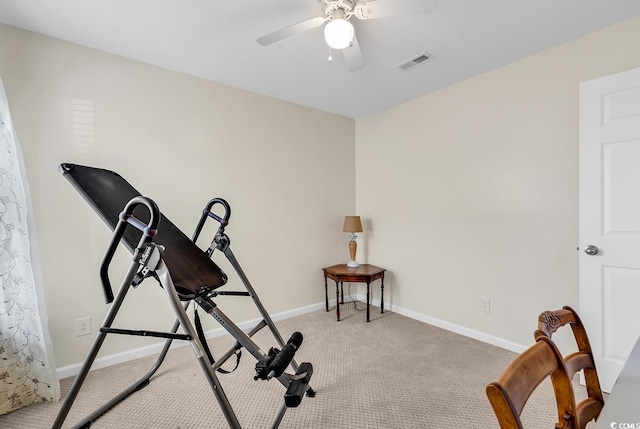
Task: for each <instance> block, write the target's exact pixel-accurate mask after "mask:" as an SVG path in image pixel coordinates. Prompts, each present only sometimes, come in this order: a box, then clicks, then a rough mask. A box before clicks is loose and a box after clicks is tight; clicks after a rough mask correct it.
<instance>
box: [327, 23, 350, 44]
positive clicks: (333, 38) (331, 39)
mask: <svg viewBox="0 0 640 429" xmlns="http://www.w3.org/2000/svg"><path fill="white" fill-rule="evenodd" d="M352 39H353V25H351V23H350V22H349V21H346V20H344V19H342V18H336V19H332V20H331V21H330V22H329V23H328V24H327V25H325V27H324V40H325V41H326V42H327V45H329V47H330V48H332V49H344V48H346V47H348V46H349V45H350V44H351V40H352Z"/></svg>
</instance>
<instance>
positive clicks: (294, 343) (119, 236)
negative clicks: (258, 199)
mask: <svg viewBox="0 0 640 429" xmlns="http://www.w3.org/2000/svg"><path fill="white" fill-rule="evenodd" d="M60 171H61V172H62V174H63V175H64V176H65V177H66V178H67V179H68V180H69V182H70V183H71V184H72V185H73V186H74V187H75V188H76V190H77V191H78V192H79V193H80V194H81V195H82V196H83V197H84V199H85V200H86V201H87V202H88V203H89V205H91V207H92V208H93V209H94V210H95V211H96V212H97V213H98V215H99V216H100V217H101V218H102V220H104V221H105V223H107V225H108V226H109V227H110V228H111V229H112V230H113V238H112V240H111V243H110V245H109V247H108V249H107V252H106V255H105V256H104V259H103V260H102V264H101V266H100V277H101V280H102V287H103V290H104V294H105V300H106V302H107V303H111V307H110V308H109V311H108V312H107V316H106V317H105V320H104V322H103V324H102V326H101V327H100V329H99V332H98V334H97V336H96V338H95V340H94V342H93V345H92V346H91V349H90V351H89V353H88V355H87V357H86V359H85V361H84V363H83V365H82V367H81V369H80V373H79V374H78V375H77V376H76V378H75V380H74V383H73V385H72V386H71V390H70V391H69V393H68V395H67V397H66V398H65V401H64V403H63V405H62V408H61V409H60V412H59V413H58V416H57V418H56V420H55V422H54V424H53V428H54V429H57V428H60V427H62V424H63V423H64V421H65V419H66V417H67V415H68V414H69V411H70V409H71V406H72V405H73V402H74V401H75V399H76V397H77V395H78V392H79V390H80V388H81V386H82V384H83V383H84V381H85V379H86V377H87V375H88V373H89V370H90V369H91V366H92V364H93V362H94V360H95V358H96V356H97V354H98V351H99V350H100V347H101V346H102V344H103V342H104V340H105V338H106V336H107V334H120V335H138V336H151V337H159V338H165V339H166V341H165V344H164V347H163V349H162V351H161V352H160V355H159V357H158V360H157V361H156V363H155V364H154V365H153V367H152V368H151V369H150V370H149V372H147V374H145V375H144V376H143V377H142V378H141V379H139V380H138V381H136V382H135V383H134V384H132V385H131V386H130V387H128V388H127V389H125V390H124V391H122V392H121V393H120V394H118V395H116V396H115V397H114V398H112V399H111V400H110V401H109V402H107V403H106V404H104V405H103V406H102V407H100V408H99V409H97V410H96V411H94V412H93V413H92V414H90V415H89V416H87V417H85V418H84V420H82V421H81V422H79V423H77V424H76V425H75V426H73V427H74V428H87V427H89V426H90V425H91V422H93V421H95V420H96V419H98V418H99V417H100V416H101V415H103V414H104V413H106V412H107V411H108V410H110V409H111V408H113V407H114V406H115V405H116V404H117V403H119V402H120V401H122V400H123V399H125V398H127V397H128V396H129V395H131V394H132V393H133V392H135V391H138V390H140V389H142V388H144V387H145V386H146V385H147V384H149V382H150V379H151V377H152V376H153V375H154V374H155V372H156V371H157V370H158V369H159V368H160V365H161V364H162V362H163V360H164V358H165V356H166V355H167V352H168V351H169V347H170V346H171V343H172V341H173V340H184V341H188V342H189V343H190V345H191V347H192V349H193V351H194V353H195V356H196V358H197V360H198V362H199V364H200V366H201V368H202V370H203V372H204V375H205V378H206V379H207V381H208V383H209V385H210V387H211V390H212V391H213V394H214V396H215V397H216V399H217V401H218V404H219V405H220V408H221V409H222V413H223V414H224V417H225V418H226V420H227V423H228V424H229V427H231V428H240V427H241V426H240V423H239V422H238V419H237V417H236V414H235V413H234V411H233V408H232V406H231V404H230V402H229V400H228V398H227V396H226V394H225V392H224V390H223V388H222V385H221V384H220V381H219V379H218V377H217V376H216V371H218V372H227V371H225V370H223V369H222V368H221V365H222V364H223V363H225V362H226V361H227V360H228V359H229V358H231V357H232V356H234V355H235V356H236V359H237V360H239V359H240V352H241V349H243V348H244V349H245V350H247V351H248V352H249V353H251V355H252V356H253V357H255V358H256V360H257V363H256V366H255V368H256V374H255V377H254V379H255V380H269V379H272V378H275V379H277V380H278V381H279V382H280V383H281V384H282V385H284V387H285V388H286V392H285V394H284V403H283V404H282V406H281V407H280V409H279V410H278V411H277V413H276V417H275V419H274V421H273V423H272V426H271V427H272V428H277V427H278V426H279V425H280V422H281V421H282V418H283V417H284V414H285V412H286V410H287V408H290V407H297V406H298V405H299V404H300V402H301V401H302V397H303V396H304V394H305V392H306V394H307V396H315V392H314V391H313V389H312V388H311V387H309V382H310V379H311V376H312V374H313V366H312V365H311V363H309V362H305V363H302V364H300V365H298V364H297V363H296V361H295V359H294V355H295V352H296V351H297V350H298V348H299V347H300V345H301V344H302V334H300V333H299V332H295V333H294V334H293V335H292V336H291V338H290V339H289V340H288V341H287V342H286V343H285V342H284V341H283V339H282V336H281V335H280V333H279V332H278V329H277V328H276V326H275V324H274V323H273V320H272V319H271V317H270V316H269V314H268V313H267V311H266V310H265V308H264V307H263V305H262V303H261V302H260V299H259V298H258V296H257V295H256V293H255V290H254V289H253V287H252V286H251V283H250V282H249V279H248V278H247V276H246V275H245V274H244V272H243V271H242V268H241V267H240V264H239V263H238V261H237V260H236V258H235V256H234V255H233V252H232V251H231V248H230V240H229V237H228V236H227V235H226V233H225V227H226V226H227V224H228V222H229V217H230V215H231V209H230V207H229V204H228V203H227V202H226V201H225V200H223V199H221V198H214V199H212V200H210V201H209V202H208V204H207V205H206V207H205V208H204V210H203V212H202V216H201V218H200V221H199V223H198V225H197V227H196V229H195V232H194V234H193V237H192V238H191V239H190V238H189V237H187V236H186V235H184V234H183V233H182V232H181V231H180V230H179V229H178V228H177V227H176V226H175V225H174V224H173V223H171V221H170V220H169V219H167V218H166V217H164V216H162V214H161V213H160V211H159V210H158V207H157V205H156V204H155V202H154V201H153V200H151V199H150V198H147V197H144V196H141V195H140V193H139V192H138V191H136V190H135V189H134V188H133V186H131V185H130V184H129V183H128V182H127V181H126V180H124V179H123V178H122V177H121V176H120V175H118V174H117V173H114V172H113V171H109V170H104V169H99V168H94V167H87V166H82V165H76V164H62V165H60ZM214 207H216V210H217V211H218V212H219V211H220V210H222V212H223V213H222V214H221V215H219V214H216V213H215V212H214ZM207 219H214V220H215V221H217V222H218V223H219V227H218V229H217V232H216V233H215V236H214V238H213V240H212V241H211V245H210V246H209V248H208V249H206V250H202V249H200V248H199V247H198V246H197V245H196V244H195V242H196V240H197V239H198V236H199V235H200V233H201V231H202V228H203V226H204V224H205V222H206V221H207ZM120 243H122V244H124V245H125V246H126V247H127V248H128V249H129V250H130V251H131V253H132V254H133V259H132V262H131V265H130V267H129V270H128V272H127V274H126V275H125V277H124V280H123V281H122V284H121V286H120V288H119V289H118V291H117V294H116V296H115V297H114V294H113V290H112V288H111V282H110V279H109V265H110V263H111V259H112V258H113V256H114V254H115V251H116V249H117V248H118V245H119V244H120ZM216 249H217V250H219V251H221V252H222V253H223V254H224V255H225V256H226V258H227V259H228V260H229V262H230V263H231V266H232V267H233V268H234V270H235V271H236V273H237V274H238V276H239V277H240V280H241V281H242V283H243V284H244V286H245V288H246V291H224V290H219V288H220V287H222V286H224V285H225V284H226V282H227V276H226V274H225V273H224V272H223V271H222V270H221V269H220V268H219V267H218V266H217V265H216V264H215V262H214V261H213V260H212V259H211V257H212V254H213V252H214V250H216ZM148 277H152V278H154V279H155V280H156V281H157V282H158V283H159V284H160V286H161V287H162V289H163V290H164V292H165V293H166V295H167V298H168V300H169V303H170V304H171V307H172V309H173V311H174V313H175V315H176V321H175V322H174V324H173V328H172V329H171V331H170V332H156V331H146V330H131V329H119V328H113V327H112V325H113V322H114V319H115V317H116V315H117V313H118V311H119V309H120V306H121V305H122V303H123V301H124V299H125V296H126V295H127V292H128V291H129V290H130V289H131V288H132V287H133V288H135V287H137V286H139V285H140V284H141V283H142V281H143V280H145V279H146V278H148ZM219 295H220V296H222V295H235V296H247V297H251V299H252V300H253V303H254V304H255V305H256V307H257V308H258V310H259V312H260V315H261V317H262V320H260V322H258V324H257V325H256V326H255V327H254V328H253V329H251V330H249V331H248V332H246V333H245V331H243V330H241V329H240V328H239V327H238V326H237V325H236V324H235V323H234V322H233V321H232V320H231V319H230V318H229V317H227V316H226V315H225V314H224V313H223V312H222V311H221V310H220V309H219V308H218V306H217V304H216V303H215V302H214V301H213V300H212V299H213V298H215V297H216V296H219ZM191 301H194V302H195V303H196V304H197V305H198V306H199V307H200V308H201V309H202V310H204V311H206V312H207V313H209V314H210V315H212V316H213V317H214V318H215V319H216V320H217V321H218V322H219V323H220V325H222V327H223V328H225V329H226V330H227V331H228V332H229V333H230V334H231V335H232V336H233V338H234V339H235V340H236V343H235V345H234V346H233V347H232V348H231V349H230V350H228V351H227V352H226V353H225V354H223V355H222V356H221V357H220V358H219V359H218V361H214V359H213V356H212V355H211V352H210V351H209V348H208V347H207V343H206V339H205V337H204V333H203V331H202V327H201V325H200V321H199V318H198V317H197V316H196V318H195V325H196V326H195V328H194V325H193V324H192V323H191V321H190V319H189V317H188V316H187V313H186V310H187V308H188V307H189V304H190V303H191ZM264 327H268V328H269V329H270V330H271V333H272V334H273V336H274V338H275V340H276V342H277V344H278V348H275V347H272V348H271V349H270V350H269V351H268V352H264V351H262V350H261V349H260V347H258V345H257V344H256V343H255V342H254V341H253V340H252V339H251V337H252V336H253V335H254V334H255V333H257V332H258V331H260V330H261V329H262V328H264ZM178 328H181V329H182V331H183V332H184V333H178ZM236 366H237V365H236ZM289 366H291V368H292V369H293V371H295V373H293V374H290V373H287V372H285V371H286V369H287V368H288V367H289Z"/></svg>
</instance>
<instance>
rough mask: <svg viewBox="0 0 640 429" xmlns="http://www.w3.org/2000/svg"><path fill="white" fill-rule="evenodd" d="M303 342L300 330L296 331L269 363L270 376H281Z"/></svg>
mask: <svg viewBox="0 0 640 429" xmlns="http://www.w3.org/2000/svg"><path fill="white" fill-rule="evenodd" d="M301 344H302V334H301V333H300V332H294V333H293V335H291V338H289V341H287V344H286V345H285V346H284V347H283V348H282V350H281V351H280V352H278V354H276V355H275V357H274V358H273V360H272V361H271V363H270V364H269V374H270V377H280V376H281V375H282V373H283V372H284V370H285V369H286V368H287V366H289V364H290V363H291V361H292V360H293V357H294V355H295V354H296V350H298V348H299V347H300V345H301Z"/></svg>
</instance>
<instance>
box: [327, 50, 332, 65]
mask: <svg viewBox="0 0 640 429" xmlns="http://www.w3.org/2000/svg"><path fill="white" fill-rule="evenodd" d="M327 61H329V62H331V61H333V57H332V56H331V48H329V58H327Z"/></svg>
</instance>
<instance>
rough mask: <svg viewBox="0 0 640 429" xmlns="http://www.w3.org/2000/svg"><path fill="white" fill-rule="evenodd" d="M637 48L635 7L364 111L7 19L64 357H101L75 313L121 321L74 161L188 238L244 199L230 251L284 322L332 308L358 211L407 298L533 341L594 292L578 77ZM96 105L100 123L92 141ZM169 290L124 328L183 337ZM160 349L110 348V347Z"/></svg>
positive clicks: (369, 241) (362, 253)
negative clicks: (539, 320)
mask: <svg viewBox="0 0 640 429" xmlns="http://www.w3.org/2000/svg"><path fill="white" fill-rule="evenodd" d="M639 40H640V18H637V19H634V20H631V21H627V22H625V23H622V24H619V25H616V26H613V27H610V28H608V29H605V30H603V31H601V32H598V33H594V34H592V35H588V36H586V37H583V38H581V39H578V40H575V41H572V42H570V43H567V44H565V45H562V46H559V47H556V48H554V49H551V50H548V51H545V52H542V53H540V54H538V55H535V56H532V57H529V58H527V59H525V60H522V61H519V62H517V63H514V64H511V65H509V66H506V67H503V68H501V69H498V70H495V71H493V72H490V73H487V74H484V75H482V76H479V77H476V78H474V79H470V80H468V81H465V82H462V83H460V84H458V85H454V86H452V87H449V88H446V89H443V90H441V91H438V92H436V93H433V94H430V95H427V96H424V97H421V98H419V99H416V100H414V101H412V102H409V103H406V104H404V105H402V106H398V107H396V108H393V109H390V110H387V111H384V112H381V113H379V114H375V115H371V116H368V117H365V118H360V119H358V120H357V121H353V120H351V119H347V118H343V117H339V116H335V115H330V114H327V113H323V112H318V111H314V110H312V109H307V108H303V107H300V106H296V105H292V104H289V103H286V102H282V101H278V100H275V99H270V98H267V97H263V96H260V95H256V94H252V93H249V92H245V91H241V90H237V89H233V88H229V87H226V86H223V85H219V84H215V83H211V82H206V81H203V80H200V79H196V78H192V77H189V76H185V75H181V74H178V73H174V72H170V71H167V70H163V69H160V68H157V67H153V66H149V65H145V64H141V63H138V62H134V61H130V60H126V59H123V58H120V57H117V56H113V55H109V54H105V53H101V52H98V51H95V50H91V49H86V48H83V47H79V46H76V45H72V44H68V43H64V42H61V41H58V40H54V39H51V38H47V37H43V36H39V35H35V34H33V33H28V32H24V31H21V30H17V29H14V28H11V27H7V26H3V25H0V75H1V76H2V78H3V80H4V83H5V87H6V90H7V94H8V96H9V102H10V106H11V109H12V114H13V119H14V122H15V125H16V128H17V131H18V135H19V137H20V139H21V144H22V148H23V152H24V156H25V162H26V165H27V174H28V177H29V181H30V185H31V188H32V194H33V199H34V210H35V216H36V221H37V223H38V239H39V241H40V250H41V258H42V266H43V267H42V268H43V274H44V280H45V291H46V298H47V306H48V311H49V323H50V330H51V334H52V337H53V341H54V346H55V354H56V359H57V365H58V366H59V367H60V366H64V365H69V364H72V363H76V362H79V361H80V360H82V358H83V357H84V354H85V353H86V350H87V349H88V346H89V343H90V341H91V336H88V337H79V338H78V337H75V335H74V333H73V322H74V320H75V319H76V318H78V317H83V316H91V317H92V318H93V322H94V328H95V326H96V325H98V324H99V323H100V321H101V320H102V317H103V315H104V313H105V312H106V309H107V308H106V306H105V305H104V304H103V301H102V295H101V291H100V288H99V284H98V282H97V267H98V264H99V261H100V259H101V257H102V254H103V252H104V249H105V246H106V244H107V242H108V240H109V233H108V231H107V229H106V228H105V227H104V225H103V224H102V223H101V222H100V221H99V220H98V218H97V216H95V215H94V214H93V213H92V212H91V210H90V209H89V207H88V206H87V205H86V204H85V203H84V202H82V200H81V199H80V197H79V195H78V194H77V193H76V192H75V191H73V190H72V189H71V187H70V186H69V185H68V184H67V183H66V181H65V180H64V179H63V178H62V176H61V175H60V174H59V173H58V172H57V165H58V164H59V163H61V162H76V163H84V164H91V165H96V166H100V167H104V168H109V169H113V170H116V171H118V172H119V173H121V174H122V175H123V176H124V177H125V178H127V179H128V180H129V181H130V182H132V183H133V184H134V186H136V187H137V188H138V189H139V190H141V191H142V192H143V193H145V194H147V195H149V196H151V197H152V198H154V199H155V200H156V201H157V202H158V204H159V205H160V207H161V208H162V210H163V211H164V212H165V214H166V215H167V216H169V217H170V218H171V219H172V220H173V221H174V222H175V223H176V224H177V225H179V226H180V227H181V228H182V229H183V230H184V231H185V232H186V233H187V234H190V233H191V231H192V229H193V226H194V225H195V223H196V221H197V219H198V217H199V212H200V210H201V209H202V206H203V204H204V203H206V201H208V199H209V198H211V197H213V196H220V197H223V198H226V199H227V200H228V201H229V202H230V203H231V205H232V208H233V216H232V219H231V225H230V226H229V228H228V232H229V234H230V236H231V238H232V247H233V249H234V251H235V253H236V255H237V256H238V258H239V259H240V262H241V263H242V265H243V268H244V269H245V271H246V272H247V274H248V276H249V278H250V279H251V280H252V281H253V283H254V286H255V287H256V289H257V291H258V293H259V295H260V297H261V298H262V300H263V301H264V303H265V305H266V307H267V308H268V309H269V310H270V311H271V312H272V313H274V312H279V311H285V310H289V309H293V308H298V307H301V306H304V305H307V304H312V303H317V302H321V301H322V298H323V296H322V295H323V294H322V288H321V287H320V286H319V285H320V282H321V278H319V276H320V273H319V269H320V267H322V266H324V265H327V264H332V263H335V262H336V255H340V254H344V253H345V247H344V246H345V243H344V241H345V237H344V236H343V234H342V233H341V232H340V225H341V222H342V217H343V216H344V215H345V214H346V213H352V212H355V211H356V210H357V213H358V214H360V215H361V216H362V217H363V222H364V226H365V232H364V233H363V234H361V236H360V238H359V243H360V247H359V250H358V259H359V260H360V261H361V262H369V263H373V264H379V265H381V266H384V267H385V268H388V269H389V270H390V272H389V275H388V277H387V279H386V282H385V286H387V287H386V288H385V292H387V294H386V297H387V298H388V300H389V301H390V302H391V304H392V306H396V308H403V309H406V310H411V311H415V312H417V313H420V314H423V315H427V316H429V317H434V318H438V319H441V320H442V321H445V322H448V323H453V324H457V325H460V326H462V327H466V328H469V329H473V330H477V331H479V332H482V333H485V334H487V335H493V336H496V337H498V338H502V339H506V340H509V341H513V342H515V343H519V344H528V343H530V342H531V332H532V330H533V325H534V323H535V318H536V317H537V314H538V313H539V312H540V311H541V310H543V309H550V308H555V307H558V306H561V305H564V304H570V305H575V306H577V302H578V285H577V269H578V266H577V253H576V246H577V239H578V237H577V233H578V201H577V197H578V181H577V168H578V167H577V162H578V83H579V82H580V81H583V80H588V79H592V78H595V77H599V76H603V75H607V74H611V73H614V72H618V71H622V70H627V69H630V68H634V67H639V66H640V57H638V56H637V55H636V53H637V44H638V41H639ZM426 67H428V66H426ZM78 99H79V100H89V101H90V102H91V103H92V104H93V130H80V133H78V130H76V132H75V133H74V128H73V124H74V122H73V121H74V110H73V106H74V104H73V101H74V100H78ZM87 131H88V132H87ZM80 134H89V135H80ZM354 141H355V148H354ZM356 156H357V158H356ZM354 165H355V166H356V169H355V174H354V172H353V166H354ZM127 257H128V255H126V254H122V255H119V258H118V262H117V267H118V268H122V267H124V266H126V264H127ZM221 265H222V266H223V268H224V269H225V270H226V271H227V272H228V273H229V274H231V277H232V283H235V284H236V285H237V281H236V280H235V277H234V276H233V275H232V274H233V273H232V272H231V269H230V267H228V266H227V265H226V264H224V263H221ZM119 273H120V271H118V270H117V269H114V270H112V274H113V277H114V279H116V278H118V274H119ZM116 282H117V281H116ZM156 289H157V286H155V285H154V284H152V283H150V282H145V284H144V287H142V288H140V289H139V290H137V291H135V293H133V294H132V295H131V297H130V298H128V303H127V308H125V310H124V311H123V312H122V316H123V317H122V319H121V325H126V324H127V322H134V323H136V326H140V325H142V327H147V328H149V329H164V328H166V323H165V322H166V320H167V314H168V309H167V308H166V303H165V299H164V297H163V295H162V294H160V293H158V291H157V290H156ZM481 296H483V297H488V298H490V299H491V301H492V308H491V313H489V314H486V313H481V312H480V311H479V299H480V297H481ZM221 305H223V308H224V310H225V311H226V312H227V313H229V314H230V315H231V316H233V317H234V319H235V320H246V319H250V318H253V317H255V316H256V313H255V312H254V311H252V310H251V307H250V305H248V304H246V302H244V301H242V300H237V299H230V300H225V301H223V302H221ZM207 322H208V326H205V328H209V329H210V328H213V327H216V325H215V324H214V323H211V322H210V321H207ZM286 334H287V333H283V335H286ZM144 341H146V342H144ZM152 342H153V340H140V339H117V340H109V341H108V342H107V344H106V347H105V349H104V353H103V355H104V354H110V353H116V352H119V351H124V350H127V349H129V348H130V347H132V346H133V347H138V346H141V345H145V344H150V343H152Z"/></svg>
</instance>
